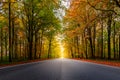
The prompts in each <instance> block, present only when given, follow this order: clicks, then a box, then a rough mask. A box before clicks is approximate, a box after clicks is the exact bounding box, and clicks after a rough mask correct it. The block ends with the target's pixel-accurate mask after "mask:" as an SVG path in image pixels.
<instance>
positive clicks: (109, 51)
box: [107, 14, 112, 59]
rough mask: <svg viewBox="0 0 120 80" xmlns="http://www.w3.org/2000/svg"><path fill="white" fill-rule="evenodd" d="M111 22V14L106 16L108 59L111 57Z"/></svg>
mask: <svg viewBox="0 0 120 80" xmlns="http://www.w3.org/2000/svg"><path fill="white" fill-rule="evenodd" d="M111 23H112V15H111V14H110V16H109V17H108V27H107V31H108V59H111V38H110V37H111Z"/></svg>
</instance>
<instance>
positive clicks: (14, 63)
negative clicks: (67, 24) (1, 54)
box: [0, 59, 48, 68]
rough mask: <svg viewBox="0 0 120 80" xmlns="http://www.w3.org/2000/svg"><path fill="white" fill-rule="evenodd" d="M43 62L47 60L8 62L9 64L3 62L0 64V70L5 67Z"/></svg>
mask: <svg viewBox="0 0 120 80" xmlns="http://www.w3.org/2000/svg"><path fill="white" fill-rule="evenodd" d="M43 60H48V59H36V60H26V61H19V62H10V63H9V62H3V63H0V68H1V67H7V66H14V65H18V64H25V63H31V62H38V61H43Z"/></svg>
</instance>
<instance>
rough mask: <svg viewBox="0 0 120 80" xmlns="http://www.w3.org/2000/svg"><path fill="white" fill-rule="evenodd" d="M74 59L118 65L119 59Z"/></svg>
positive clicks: (119, 65)
mask: <svg viewBox="0 0 120 80" xmlns="http://www.w3.org/2000/svg"><path fill="white" fill-rule="evenodd" d="M75 60H82V61H87V62H93V63H97V64H105V65H110V66H116V67H120V61H109V60H91V59H75Z"/></svg>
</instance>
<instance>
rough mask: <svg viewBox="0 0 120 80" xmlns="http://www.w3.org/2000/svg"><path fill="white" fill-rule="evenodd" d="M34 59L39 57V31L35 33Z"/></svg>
mask: <svg viewBox="0 0 120 80" xmlns="http://www.w3.org/2000/svg"><path fill="white" fill-rule="evenodd" d="M34 59H37V33H35V45H34Z"/></svg>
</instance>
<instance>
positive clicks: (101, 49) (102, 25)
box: [101, 21, 103, 59]
mask: <svg viewBox="0 0 120 80" xmlns="http://www.w3.org/2000/svg"><path fill="white" fill-rule="evenodd" d="M101 59H103V21H101Z"/></svg>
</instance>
